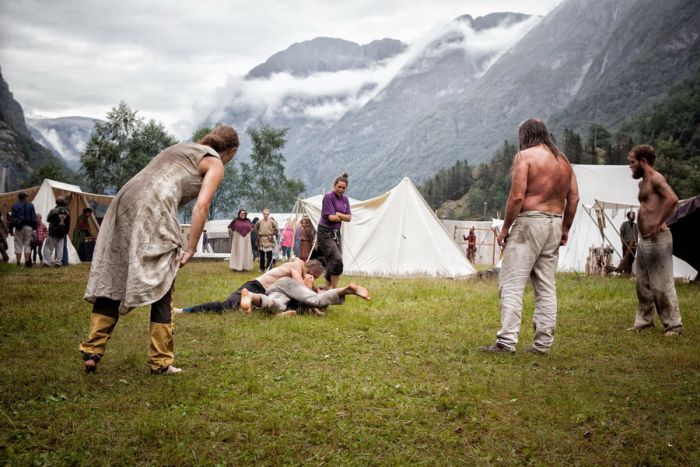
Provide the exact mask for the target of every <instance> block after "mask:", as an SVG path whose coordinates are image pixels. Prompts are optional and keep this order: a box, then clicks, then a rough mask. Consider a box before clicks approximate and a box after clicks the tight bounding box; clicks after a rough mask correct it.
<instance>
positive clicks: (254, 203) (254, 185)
mask: <svg viewBox="0 0 700 467" xmlns="http://www.w3.org/2000/svg"><path fill="white" fill-rule="evenodd" d="M247 133H248V136H250V139H251V141H252V142H253V149H252V152H251V155H250V158H251V160H252V163H251V164H250V165H249V164H246V163H242V164H241V176H242V177H243V178H244V179H245V180H247V181H248V182H249V183H250V185H249V186H247V187H246V188H248V190H249V191H248V194H247V196H246V198H247V199H248V201H249V203H250V205H251V207H252V209H254V210H256V211H262V210H263V208H269V209H270V210H272V211H288V210H291V209H292V208H293V207H294V203H295V201H296V198H297V197H298V196H299V195H300V194H301V193H302V192H303V191H304V190H305V189H306V186H305V185H304V182H302V181H301V180H297V179H288V178H287V177H286V176H285V174H284V160H285V159H284V156H283V155H282V148H283V147H284V144H285V143H286V140H285V136H286V134H287V129H286V128H285V129H275V128H272V127H271V126H269V125H262V126H261V127H260V128H259V129H255V128H249V129H248V132H247Z"/></svg>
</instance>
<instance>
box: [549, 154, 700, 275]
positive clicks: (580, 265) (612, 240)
mask: <svg viewBox="0 0 700 467" xmlns="http://www.w3.org/2000/svg"><path fill="white" fill-rule="evenodd" d="M573 167H574V173H575V174H576V181H577V182H578V189H579V206H578V209H577V211H576V217H575V218H574V222H573V224H572V226H571V231H570V233H569V244H568V245H567V246H565V247H562V248H560V249H559V265H558V270H559V271H577V272H584V271H585V270H586V261H587V258H588V253H589V248H590V247H591V246H601V245H603V244H607V245H610V246H612V247H613V249H614V253H613V264H614V265H617V264H619V263H620V259H621V256H620V255H621V253H622V251H621V249H622V245H621V242H620V236H619V233H618V232H619V228H620V225H622V223H623V222H624V221H625V220H626V219H625V215H626V213H627V212H628V211H629V210H634V211H635V212H636V210H637V209H638V208H639V202H638V201H637V193H638V192H639V187H638V182H637V181H636V180H634V179H633V178H632V175H631V172H630V169H629V167H627V166H624V165H578V164H576V165H574V166H573ZM601 221H602V222H601ZM601 227H602V228H601ZM601 233H602V235H601ZM673 270H674V271H673V272H674V276H675V277H684V278H690V279H692V278H693V277H695V275H696V274H697V271H695V269H693V268H692V267H691V266H690V265H689V264H688V263H686V262H685V261H682V260H680V259H678V258H676V257H674V258H673Z"/></svg>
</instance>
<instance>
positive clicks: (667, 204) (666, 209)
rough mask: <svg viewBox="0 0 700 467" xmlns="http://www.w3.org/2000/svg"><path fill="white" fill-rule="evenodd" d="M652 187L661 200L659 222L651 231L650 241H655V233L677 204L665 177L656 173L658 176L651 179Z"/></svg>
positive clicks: (659, 230)
mask: <svg viewBox="0 0 700 467" xmlns="http://www.w3.org/2000/svg"><path fill="white" fill-rule="evenodd" d="M652 187H653V189H654V191H656V192H657V193H658V195H659V197H660V198H661V200H662V204H661V213H660V215H659V222H658V224H656V225H655V226H654V229H653V230H652V231H651V238H652V241H655V240H656V235H657V234H658V233H659V232H661V230H662V229H663V228H664V226H665V225H666V219H668V216H670V215H671V213H672V212H673V210H674V209H676V206H677V205H678V196H676V193H674V192H673V190H672V189H671V187H670V186H669V184H668V183H666V179H665V178H664V177H663V175H661V174H658V177H654V178H653V179H652Z"/></svg>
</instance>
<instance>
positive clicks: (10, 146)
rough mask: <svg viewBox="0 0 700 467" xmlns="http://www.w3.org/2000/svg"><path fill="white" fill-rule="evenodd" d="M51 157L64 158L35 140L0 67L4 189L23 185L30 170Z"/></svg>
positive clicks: (0, 148) (0, 150) (0, 153)
mask: <svg viewBox="0 0 700 467" xmlns="http://www.w3.org/2000/svg"><path fill="white" fill-rule="evenodd" d="M51 161H58V162H59V163H60V164H61V165H62V166H63V165H64V164H63V161H62V160H61V159H58V158H56V156H54V155H53V154H52V153H51V151H49V150H48V149H46V148H44V147H43V146H41V145H40V144H39V143H37V142H36V141H34V140H33V139H32V138H31V136H30V133H29V130H28V129H27V125H26V122H25V119H24V111H23V110H22V106H21V105H20V104H19V103H18V102H17V101H16V100H15V98H14V97H13V96H12V93H11V92H10V88H9V86H8V84H7V82H6V81H5V79H4V78H3V77H2V71H1V70H0V166H4V167H7V180H6V186H5V188H6V190H7V191H14V190H18V189H20V188H22V187H23V184H24V182H25V181H26V180H27V179H28V178H29V177H30V176H31V174H32V172H33V171H34V170H36V169H38V168H39V167H42V166H43V165H46V164H47V163H49V162H51Z"/></svg>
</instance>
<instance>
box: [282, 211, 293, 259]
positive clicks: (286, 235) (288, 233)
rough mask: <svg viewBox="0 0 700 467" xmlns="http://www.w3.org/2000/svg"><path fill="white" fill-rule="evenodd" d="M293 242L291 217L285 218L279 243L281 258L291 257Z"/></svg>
mask: <svg viewBox="0 0 700 467" xmlns="http://www.w3.org/2000/svg"><path fill="white" fill-rule="evenodd" d="M293 242H294V228H293V227H292V219H291V218H289V219H287V223H286V224H284V229H282V241H281V242H280V245H281V246H282V258H283V259H285V260H288V259H292V244H293Z"/></svg>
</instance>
